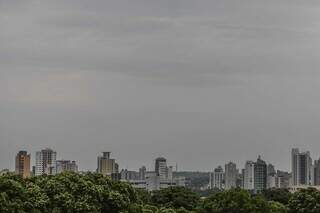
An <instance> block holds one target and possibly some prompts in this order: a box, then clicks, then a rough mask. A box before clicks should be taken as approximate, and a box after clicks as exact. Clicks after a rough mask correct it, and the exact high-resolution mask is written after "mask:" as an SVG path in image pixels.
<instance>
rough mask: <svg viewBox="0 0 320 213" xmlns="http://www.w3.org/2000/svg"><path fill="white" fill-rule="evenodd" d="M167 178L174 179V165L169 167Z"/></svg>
mask: <svg viewBox="0 0 320 213" xmlns="http://www.w3.org/2000/svg"><path fill="white" fill-rule="evenodd" d="M167 171H168V172H167V179H168V180H173V167H172V166H169V167H167Z"/></svg>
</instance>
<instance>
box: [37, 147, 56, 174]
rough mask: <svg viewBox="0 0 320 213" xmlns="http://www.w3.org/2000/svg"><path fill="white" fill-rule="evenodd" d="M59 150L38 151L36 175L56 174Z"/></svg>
mask: <svg viewBox="0 0 320 213" xmlns="http://www.w3.org/2000/svg"><path fill="white" fill-rule="evenodd" d="M56 158H57V152H55V151H53V150H52V149H49V148H47V149H43V150H41V151H38V152H36V171H35V175H43V174H47V175H54V174H55V173H56V168H55V167H56Z"/></svg>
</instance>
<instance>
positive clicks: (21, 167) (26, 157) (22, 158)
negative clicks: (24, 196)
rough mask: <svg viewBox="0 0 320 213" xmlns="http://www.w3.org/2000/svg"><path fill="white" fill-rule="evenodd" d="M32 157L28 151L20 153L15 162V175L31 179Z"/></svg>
mask: <svg viewBox="0 0 320 213" xmlns="http://www.w3.org/2000/svg"><path fill="white" fill-rule="evenodd" d="M30 160H31V156H30V154H28V153H27V151H19V152H18V154H17V155H16V160H15V173H16V174H17V175H20V176H22V177H23V178H27V177H30V175H31V173H30Z"/></svg>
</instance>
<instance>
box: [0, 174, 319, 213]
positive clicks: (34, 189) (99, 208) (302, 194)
mask: <svg viewBox="0 0 320 213" xmlns="http://www.w3.org/2000/svg"><path fill="white" fill-rule="evenodd" d="M0 212H1V213H2V212H4V213H6V212H9V213H27V212H28V213H29V212H30V213H42V212H46V213H65V212H66V213H74V212H77V213H85V212H92V213H94V212H102V213H118V212H119V213H316V212H317V213H319V212H320V192H318V191H316V190H315V189H305V190H301V191H299V192H296V193H294V194H290V193H289V191H288V190H285V189H269V190H266V191H264V192H262V193H261V194H259V195H251V194H250V193H249V192H247V191H245V190H242V189H232V190H228V191H213V192H212V194H211V195H210V196H208V197H207V198H200V196H199V195H197V194H196V193H195V192H192V191H191V190H188V189H186V188H183V187H175V188H167V189H162V190H159V191H155V192H152V193H150V192H147V191H144V190H135V189H133V188H132V187H131V186H130V185H128V184H126V183H123V182H115V181H111V180H110V179H109V178H107V177H103V176H102V175H99V174H95V173H86V174H76V173H64V174H59V175H56V176H39V177H34V178H29V179H22V178H21V177H19V176H15V175H11V174H6V175H2V176H0Z"/></svg>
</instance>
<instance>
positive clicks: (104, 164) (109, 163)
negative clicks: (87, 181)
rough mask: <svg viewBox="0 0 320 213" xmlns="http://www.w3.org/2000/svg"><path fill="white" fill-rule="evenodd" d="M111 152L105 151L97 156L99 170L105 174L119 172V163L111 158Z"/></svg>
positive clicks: (110, 174) (109, 174)
mask: <svg viewBox="0 0 320 213" xmlns="http://www.w3.org/2000/svg"><path fill="white" fill-rule="evenodd" d="M110 154H111V152H103V153H102V156H98V158H97V161H98V162H97V164H98V165H97V172H98V173H101V174H103V175H108V176H112V175H113V174H117V173H119V171H118V164H117V163H116V160H115V159H111V158H110Z"/></svg>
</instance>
